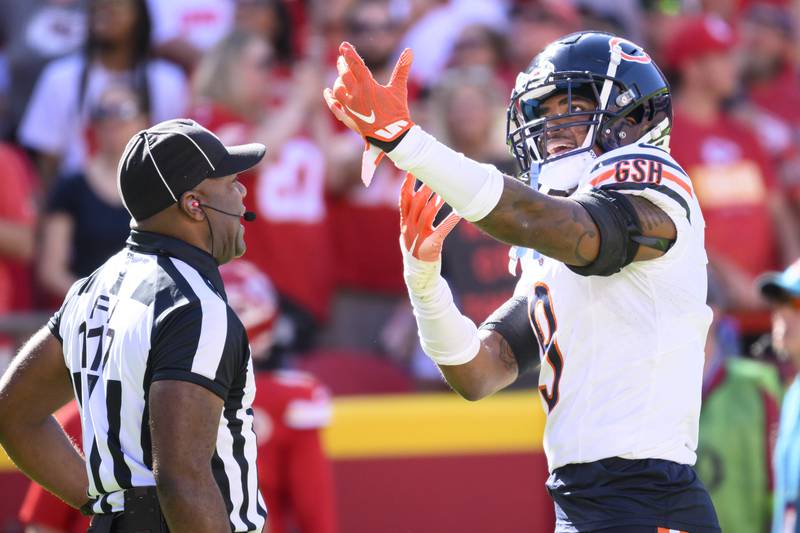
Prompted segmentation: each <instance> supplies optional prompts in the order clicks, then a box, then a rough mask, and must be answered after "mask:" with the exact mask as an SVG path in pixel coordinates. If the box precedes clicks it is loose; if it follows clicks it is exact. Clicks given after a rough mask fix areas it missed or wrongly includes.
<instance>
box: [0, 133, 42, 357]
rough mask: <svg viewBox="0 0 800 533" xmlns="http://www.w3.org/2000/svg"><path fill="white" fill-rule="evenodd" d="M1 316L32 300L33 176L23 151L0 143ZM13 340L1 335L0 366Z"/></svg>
mask: <svg viewBox="0 0 800 533" xmlns="http://www.w3.org/2000/svg"><path fill="white" fill-rule="evenodd" d="M0 181H2V184H3V194H0V316H4V315H7V314H8V313H10V312H12V311H16V310H28V309H29V308H30V305H31V303H32V294H31V280H30V271H29V267H30V263H31V261H32V259H33V253H34V248H35V243H34V226H35V224H36V218H37V213H36V206H35V194H34V191H35V190H36V187H35V186H36V177H35V175H34V173H33V172H32V169H31V167H30V164H29V162H28V161H27V160H26V158H25V156H24V154H23V153H22V152H21V151H20V150H18V149H17V147H15V146H14V145H11V144H6V143H0ZM14 349H15V346H14V343H13V340H12V339H10V338H7V337H5V336H0V368H3V369H4V368H6V366H8V363H9V362H10V361H11V358H12V357H13V355H14Z"/></svg>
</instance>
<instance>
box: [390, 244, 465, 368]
mask: <svg viewBox="0 0 800 533" xmlns="http://www.w3.org/2000/svg"><path fill="white" fill-rule="evenodd" d="M400 248H401V250H402V251H403V277H404V279H405V282H406V286H407V287H408V296H409V298H410V299H411V306H412V307H413V308H414V317H415V318H416V320H417V331H418V333H419V340H420V344H421V345H422V349H423V351H424V352H425V353H426V354H427V355H428V357H430V358H431V359H432V360H433V362H435V363H436V364H437V365H444V366H452V365H463V364H465V363H468V362H470V361H471V360H472V359H473V358H475V356H476V355H478V351H479V350H480V340H479V339H478V328H477V327H476V326H475V323H474V322H472V320H470V319H469V318H467V317H465V316H464V315H462V314H461V312H459V310H458V308H457V307H456V305H455V303H453V293H452V292H451V291H450V287H449V286H448V285H447V282H446V281H445V280H444V278H442V276H440V275H439V271H440V269H441V261H437V262H435V263H432V262H428V261H420V260H419V259H417V258H415V257H414V256H412V255H411V253H410V252H408V251H407V250H406V248H405V246H404V245H403V240H402V237H401V238H400Z"/></svg>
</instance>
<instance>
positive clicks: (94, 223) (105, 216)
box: [37, 85, 148, 299]
mask: <svg viewBox="0 0 800 533" xmlns="http://www.w3.org/2000/svg"><path fill="white" fill-rule="evenodd" d="M89 121H90V122H89V131H90V133H91V138H92V139H93V141H94V143H93V144H95V149H94V150H93V153H92V154H91V155H90V156H89V160H88V161H87V162H86V168H85V170H84V171H83V172H80V173H76V174H74V175H70V176H67V177H65V178H64V179H61V180H59V181H58V182H57V183H56V185H55V188H54V189H53V191H52V193H51V194H50V197H49V199H48V201H47V207H46V214H45V217H44V220H43V224H42V236H41V238H42V241H41V247H40V250H39V254H38V269H37V271H38V278H39V283H40V284H41V286H42V287H43V288H44V289H45V290H46V291H47V292H48V293H49V294H50V295H51V296H53V297H54V298H58V299H60V298H62V297H63V296H64V295H65V294H66V292H67V290H68V289H69V287H70V286H71V285H72V284H73V283H74V282H75V280H77V279H78V278H81V277H84V276H88V275H89V274H91V273H92V271H94V270H95V269H96V268H97V267H98V266H100V265H101V264H102V263H103V262H104V261H105V260H106V259H107V258H108V257H109V256H111V255H113V254H115V253H116V252H118V251H119V249H120V248H121V247H122V246H123V245H124V244H125V239H126V238H127V236H128V233H129V232H130V228H129V223H130V215H129V214H128V212H127V211H126V210H125V207H124V206H123V205H122V200H121V199H120V196H119V192H118V191H117V165H118V163H119V158H120V156H121V155H122V152H123V150H124V149H125V145H126V144H127V142H128V139H130V138H131V137H133V136H134V135H135V134H136V132H137V131H140V130H142V129H145V128H146V127H147V124H148V118H147V114H146V113H145V112H144V110H143V109H142V108H141V104H140V101H139V98H138V97H137V94H136V93H135V92H134V91H132V90H131V89H130V88H129V87H128V86H126V85H111V86H108V87H106V89H105V91H104V92H103V93H102V94H101V95H100V97H99V100H98V101H97V102H96V103H95V104H94V105H93V106H92V108H91V109H90V111H89Z"/></svg>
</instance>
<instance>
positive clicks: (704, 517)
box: [324, 32, 719, 533]
mask: <svg viewBox="0 0 800 533" xmlns="http://www.w3.org/2000/svg"><path fill="white" fill-rule="evenodd" d="M339 53H340V56H339V58H338V62H337V67H338V70H339V77H338V78H337V79H336V81H335V83H334V85H333V87H332V89H326V90H325V93H324V97H325V99H326V101H327V103H328V107H329V108H330V109H331V111H332V112H333V114H334V115H335V116H336V117H337V118H338V119H339V120H341V121H342V122H343V123H345V124H346V125H347V126H348V127H350V128H351V129H353V130H355V131H357V132H358V133H360V134H361V136H362V137H363V138H364V139H365V141H366V149H365V152H364V160H363V165H362V166H363V168H362V177H363V178H364V179H365V182H368V181H369V177H370V175H371V172H372V171H373V170H374V168H375V165H376V164H377V163H378V162H379V161H380V158H381V157H382V156H383V154H386V155H387V156H388V157H389V158H390V159H391V160H392V161H393V162H394V164H395V165H396V166H398V167H399V168H401V169H403V170H406V171H408V172H409V173H413V175H414V176H416V178H418V179H419V180H421V181H422V182H423V183H424V185H423V186H422V187H421V188H420V189H419V190H416V191H415V190H414V178H413V177H412V176H409V177H408V180H407V182H406V183H405V186H404V187H403V191H402V193H401V214H402V228H401V230H402V237H401V248H402V251H403V255H404V268H405V280H406V284H407V286H408V291H409V296H410V299H411V302H412V304H413V306H414V314H415V317H416V320H417V326H418V330H419V335H420V340H421V344H422V347H423V349H424V350H425V352H426V353H427V354H428V355H429V356H430V357H431V358H432V359H433V360H434V361H435V362H436V363H437V364H438V365H439V368H440V369H441V371H442V374H443V375H444V377H445V378H446V379H447V381H448V383H449V384H450V385H451V386H452V387H453V388H454V389H455V390H456V391H457V392H458V393H460V394H461V395H462V396H464V397H465V398H467V399H469V400H477V399H480V398H483V397H485V396H487V395H490V394H492V393H494V392H496V391H498V390H500V389H502V388H504V387H506V386H507V385H509V384H511V383H512V382H514V381H515V380H516V379H517V377H518V376H519V375H520V374H521V373H523V372H524V371H526V370H527V369H529V368H531V367H532V366H534V363H535V362H536V355H537V354H538V355H539V359H540V361H541V372H540V382H539V383H540V386H539V393H540V397H541V398H540V399H541V401H542V404H543V406H544V409H545V410H546V411H547V413H548V417H547V424H546V427H545V436H544V449H545V452H546V455H547V458H548V463H549V468H550V472H551V475H550V478H549V480H548V482H547V486H548V489H549V491H550V494H551V495H552V497H553V499H554V501H555V506H556V516H557V525H556V531H558V532H574V531H580V532H589V531H591V532H600V531H603V532H612V531H613V532H614V533H656V532H661V531H665V532H667V531H671V530H672V531H688V532H691V533H705V532H718V531H719V526H718V523H717V518H716V515H715V512H714V508H713V505H712V503H711V500H710V498H709V497H708V494H707V492H706V489H705V488H704V487H703V485H702V483H701V482H700V480H699V479H698V477H697V475H696V474H695V471H694V470H693V469H692V466H691V465H692V464H693V463H694V461H695V449H696V446H697V437H698V417H699V413H700V397H701V383H702V372H703V348H704V342H705V337H706V333H707V331H708V326H709V323H710V321H711V311H710V309H709V308H708V307H707V306H706V304H705V298H706V262H707V259H706V253H705V249H704V244H703V227H704V222H703V216H702V214H701V212H700V208H699V206H698V203H697V198H696V196H695V193H694V190H693V188H692V183H691V180H690V179H689V177H688V176H687V175H686V173H685V172H684V171H683V169H681V167H680V165H678V164H677V163H676V162H675V160H674V159H672V158H671V157H670V155H669V153H668V151H667V150H668V143H669V135H670V128H671V120H672V108H671V97H670V91H669V86H668V84H667V82H666V80H665V79H664V76H663V75H662V73H661V71H660V70H659V69H658V67H657V66H656V65H655V64H654V63H653V61H652V60H651V58H650V56H649V55H648V54H647V53H646V52H645V51H644V50H643V49H642V48H641V47H639V46H637V45H636V44H634V43H631V42H629V41H627V40H625V39H621V38H619V37H615V36H613V35H610V34H605V33H598V32H581V33H575V34H571V35H568V36H566V37H563V38H561V39H559V40H558V41H556V42H553V43H552V44H550V45H549V46H548V47H547V48H545V50H543V51H542V52H541V53H540V54H539V55H537V56H536V57H535V58H534V59H533V61H532V62H531V64H530V66H529V67H528V69H527V70H525V72H522V73H521V74H520V75H519V76H518V78H517V82H516V86H515V88H514V90H513V92H512V95H511V102H510V105H509V107H508V119H507V123H508V128H507V130H508V144H509V146H510V148H511V151H512V153H513V154H514V156H515V157H516V159H517V161H518V163H519V166H520V168H521V174H520V176H521V177H522V178H523V180H515V179H513V178H510V177H508V176H503V175H502V174H501V173H500V172H499V171H498V170H497V169H496V168H494V167H492V166H490V165H482V164H479V163H477V162H475V161H472V160H470V159H468V158H466V157H464V156H463V155H462V154H458V153H455V152H454V151H452V150H451V149H449V148H448V147H447V146H444V145H443V144H442V143H440V142H439V141H437V140H436V139H435V138H433V137H432V136H431V135H429V134H427V133H426V132H425V131H423V130H422V129H421V128H420V127H418V126H415V125H414V123H413V122H412V120H411V118H410V116H409V113H408V107H407V104H406V80H407V77H408V71H409V68H410V66H411V61H412V53H411V51H410V50H405V51H404V52H403V53H402V54H401V56H400V59H399V61H398V63H397V66H396V67H395V70H394V72H393V73H392V76H391V78H390V80H389V83H388V84H387V85H381V84H379V83H378V82H376V81H375V79H374V78H373V77H372V75H371V73H370V71H369V69H368V68H367V67H366V66H365V65H364V63H363V61H362V60H361V59H360V57H359V56H358V53H357V52H356V50H355V49H354V48H353V47H352V45H350V44H349V43H342V45H341V46H340V48H339ZM524 181H529V184H525V183H523V182H524ZM537 182H538V190H537V188H536V187H533V186H530V185H533V184H535V183H537ZM431 191H435V192H436V193H437V194H432V192H431ZM442 200H444V201H445V202H447V203H449V204H450V205H451V206H452V207H453V209H454V210H455V212H456V213H457V214H458V215H457V216H461V217H463V218H465V219H467V220H468V221H470V222H472V223H474V224H475V225H477V226H478V227H479V228H480V229H482V230H483V231H485V232H486V233H488V234H489V235H492V236H493V237H495V238H497V239H499V240H501V241H504V242H506V243H509V244H511V245H514V246H515V248H514V256H515V258H518V259H520V260H521V262H522V276H521V279H520V281H519V284H518V286H517V289H516V291H515V294H514V295H513V297H512V298H511V299H509V300H508V302H507V303H506V304H504V305H503V306H501V307H500V308H499V309H498V310H497V311H496V312H495V313H493V314H492V315H491V316H490V317H489V318H488V319H487V320H486V321H485V322H484V323H483V324H482V325H481V326H480V327H476V325H475V324H474V323H473V322H471V321H470V320H469V319H467V318H466V317H464V316H463V315H462V314H461V313H460V312H459V310H458V309H457V308H456V306H455V305H454V303H453V298H452V294H451V292H450V289H449V287H448V285H447V283H446V281H445V280H444V279H443V278H442V277H441V276H440V275H439V270H440V268H439V267H440V251H441V246H442V241H443V240H444V238H445V237H446V235H447V233H448V231H449V230H451V229H452V227H453V226H454V225H455V223H456V222H457V221H458V218H457V216H451V218H449V219H445V221H444V222H442V223H441V224H440V225H439V226H438V227H437V228H435V229H434V228H433V226H432V221H433V220H434V217H435V214H436V212H437V210H438V209H439V207H440V206H441V202H442Z"/></svg>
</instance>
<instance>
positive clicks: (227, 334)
mask: <svg viewBox="0 0 800 533" xmlns="http://www.w3.org/2000/svg"><path fill="white" fill-rule="evenodd" d="M154 328H155V329H154V332H153V336H152V339H153V340H152V344H151V348H150V355H149V367H150V369H151V371H152V378H151V380H152V381H153V382H154V381H159V380H163V379H174V380H179V381H189V382H191V383H195V384H197V385H200V386H203V387H205V388H207V389H209V390H210V391H211V392H213V393H215V394H216V395H218V396H219V397H221V398H222V399H223V400H225V399H226V398H227V396H228V391H229V390H230V388H231V385H232V384H233V382H234V380H235V379H236V378H237V376H239V375H240V374H241V372H242V371H243V369H244V368H246V365H247V358H248V357H249V354H248V353H247V350H246V346H247V343H246V342H243V335H244V330H243V328H242V327H241V323H240V322H238V320H236V318H235V315H233V313H232V312H231V311H230V310H229V309H228V307H227V305H225V303H224V302H223V301H222V300H205V301H201V300H195V301H193V302H190V303H188V304H186V305H183V306H181V307H178V308H176V309H175V310H173V311H171V312H170V313H169V314H168V315H167V316H166V317H164V318H163V319H161V320H159V321H158V322H157V323H156V324H155V325H154Z"/></svg>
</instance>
